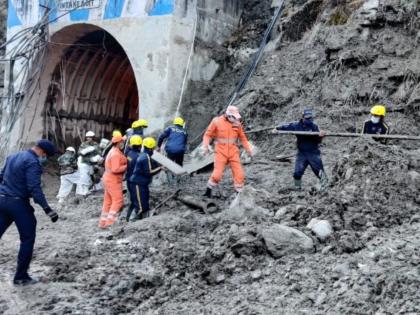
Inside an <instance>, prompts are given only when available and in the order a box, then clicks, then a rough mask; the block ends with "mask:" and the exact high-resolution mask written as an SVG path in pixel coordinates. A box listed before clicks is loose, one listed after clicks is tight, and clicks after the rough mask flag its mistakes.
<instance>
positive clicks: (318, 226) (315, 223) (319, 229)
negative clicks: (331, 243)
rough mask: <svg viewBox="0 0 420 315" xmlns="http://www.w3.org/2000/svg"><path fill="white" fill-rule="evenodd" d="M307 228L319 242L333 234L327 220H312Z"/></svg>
mask: <svg viewBox="0 0 420 315" xmlns="http://www.w3.org/2000/svg"><path fill="white" fill-rule="evenodd" d="M307 228H308V229H311V231H312V232H313V233H314V234H315V235H316V236H317V237H318V238H319V239H320V240H321V241H324V240H326V239H327V238H328V237H330V236H331V235H332V234H333V228H332V226H331V224H330V222H328V221H327V220H319V219H312V220H311V221H310V222H309V223H308V225H307Z"/></svg>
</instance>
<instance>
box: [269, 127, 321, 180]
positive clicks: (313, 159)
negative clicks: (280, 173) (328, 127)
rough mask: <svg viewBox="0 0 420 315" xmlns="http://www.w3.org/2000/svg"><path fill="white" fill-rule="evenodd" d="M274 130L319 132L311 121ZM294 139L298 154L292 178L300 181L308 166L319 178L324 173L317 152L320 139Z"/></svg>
mask: <svg viewBox="0 0 420 315" xmlns="http://www.w3.org/2000/svg"><path fill="white" fill-rule="evenodd" d="M276 129H277V130H284V131H307V132H319V128H318V126H317V125H316V124H315V123H313V122H312V121H311V120H303V119H301V120H300V121H298V122H293V123H291V124H288V125H282V126H278V127H277V128H276ZM296 137H297V147H298V153H297V156H296V163H295V172H294V174H293V177H294V178H295V179H297V180H300V179H301V178H302V176H303V174H304V173H305V170H306V168H307V167H308V165H310V166H311V169H312V171H313V172H314V173H315V175H316V176H317V177H318V178H319V177H320V172H321V171H324V166H323V164H322V160H321V152H320V150H319V144H320V142H321V138H320V137H316V136H296Z"/></svg>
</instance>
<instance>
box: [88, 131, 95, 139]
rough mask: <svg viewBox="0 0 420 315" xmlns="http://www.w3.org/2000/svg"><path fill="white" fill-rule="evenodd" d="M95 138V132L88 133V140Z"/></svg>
mask: <svg viewBox="0 0 420 315" xmlns="http://www.w3.org/2000/svg"><path fill="white" fill-rule="evenodd" d="M94 136H95V133H94V132H93V131H88V132H86V138H93V137H94Z"/></svg>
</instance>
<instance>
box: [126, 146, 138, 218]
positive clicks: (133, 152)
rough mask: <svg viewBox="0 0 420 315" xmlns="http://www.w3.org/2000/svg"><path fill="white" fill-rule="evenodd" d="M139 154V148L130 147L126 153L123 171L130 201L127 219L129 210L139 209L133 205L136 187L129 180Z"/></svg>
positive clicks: (128, 213)
mask: <svg viewBox="0 0 420 315" xmlns="http://www.w3.org/2000/svg"><path fill="white" fill-rule="evenodd" d="M139 155H140V148H138V149H133V148H131V149H130V150H129V151H128V153H127V160H128V164H127V171H126V173H125V178H126V179H127V189H128V193H129V194H130V202H131V203H130V207H129V208H128V212H127V221H128V220H129V219H130V216H131V212H133V210H134V209H135V210H136V211H138V209H139V208H136V207H135V206H134V203H135V202H136V200H137V199H134V198H136V192H135V189H136V188H135V185H134V184H133V182H132V181H131V180H130V178H131V176H132V175H133V172H134V167H135V166H136V161H137V158H138V157H139Z"/></svg>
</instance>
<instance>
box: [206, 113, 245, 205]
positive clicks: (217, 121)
mask: <svg viewBox="0 0 420 315" xmlns="http://www.w3.org/2000/svg"><path fill="white" fill-rule="evenodd" d="M240 119H241V115H240V114H239V110H238V108H237V107H236V106H228V108H227V109H226V112H225V114H224V115H222V116H220V117H216V118H214V119H213V120H212V122H211V123H210V125H209V127H208V128H207V130H206V132H205V134H204V137H203V153H204V155H207V154H208V151H209V145H210V141H211V139H215V143H216V146H215V156H214V170H213V173H212V174H211V176H210V179H209V181H208V183H207V189H206V192H205V194H204V196H206V197H208V198H211V197H212V190H213V188H215V187H216V186H217V185H218V184H219V182H220V181H221V180H222V177H223V172H224V169H225V167H226V166H227V165H230V168H231V169H232V176H233V184H234V188H235V191H236V192H240V191H242V189H243V187H244V183H245V174H244V171H243V168H242V164H241V160H240V151H239V147H238V140H240V141H241V143H242V145H243V147H244V148H245V150H246V151H247V152H248V154H249V155H250V156H251V157H252V155H253V152H252V147H251V145H250V143H249V142H248V139H247V137H246V135H245V133H244V130H243V127H242V124H241V122H240Z"/></svg>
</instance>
